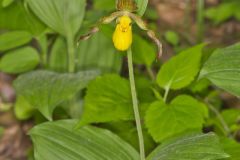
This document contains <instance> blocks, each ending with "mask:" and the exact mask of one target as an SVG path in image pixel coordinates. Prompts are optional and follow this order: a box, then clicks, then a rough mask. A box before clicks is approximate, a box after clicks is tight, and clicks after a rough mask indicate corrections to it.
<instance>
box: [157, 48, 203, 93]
mask: <svg viewBox="0 0 240 160" xmlns="http://www.w3.org/2000/svg"><path fill="white" fill-rule="evenodd" d="M203 47H204V45H203V44H201V45H197V46H195V47H192V48H190V49H187V50H184V51H183V52H181V53H180V54H179V55H177V56H175V57H173V58H171V59H170V60H169V61H168V62H166V63H165V64H164V65H163V66H162V68H161V69H160V71H159V73H158V75H157V83H158V85H159V86H161V87H163V88H165V89H168V88H171V89H181V88H184V87H186V86H187V85H189V84H190V83H191V82H192V81H193V80H194V78H195V76H196V75H197V74H198V71H199V67H200V62H201V50H202V48H203Z"/></svg>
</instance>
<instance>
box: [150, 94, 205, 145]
mask: <svg viewBox="0 0 240 160" xmlns="http://www.w3.org/2000/svg"><path fill="white" fill-rule="evenodd" d="M204 107H205V106H204V105H203V104H202V103H200V102H198V101H197V100H195V99H194V98H192V97H190V96H187V95H181V96H178V97H177V98H175V99H174V100H173V101H172V102H171V103H170V104H165V103H164V102H163V101H157V102H154V103H152V104H151V106H150V108H149V109H148V111H147V113H146V117H145V123H146V126H147V128H148V131H149V133H150V134H151V135H152V137H153V138H154V140H155V141H156V142H161V141H163V140H165V139H167V138H170V137H172V136H175V135H178V134H181V133H183V132H185V131H188V130H201V128H202V125H203V122H204V116H206V114H205V113H204V112H205V109H204Z"/></svg>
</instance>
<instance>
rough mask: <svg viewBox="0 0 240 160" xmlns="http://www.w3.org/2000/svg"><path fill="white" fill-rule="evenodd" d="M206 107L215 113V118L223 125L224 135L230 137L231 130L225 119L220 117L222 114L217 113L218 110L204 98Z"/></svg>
mask: <svg viewBox="0 0 240 160" xmlns="http://www.w3.org/2000/svg"><path fill="white" fill-rule="evenodd" d="M205 102H206V104H207V106H208V108H209V109H210V110H211V111H212V112H213V113H214V114H215V115H216V117H217V119H218V120H219V122H220V124H221V125H222V127H223V129H224V130H223V133H224V134H225V136H228V137H232V135H231V130H230V128H229V126H228V125H227V123H226V121H225V120H224V118H223V117H222V115H221V114H220V113H219V111H218V110H217V109H216V108H215V107H214V106H212V105H211V104H210V103H209V102H208V100H205Z"/></svg>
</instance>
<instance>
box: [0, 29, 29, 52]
mask: <svg viewBox="0 0 240 160" xmlns="http://www.w3.org/2000/svg"><path fill="white" fill-rule="evenodd" d="M31 39H32V36H31V34H30V33H28V32H26V31H13V32H6V33H3V34H1V35H0V51H6V50H9V49H13V48H16V47H19V46H22V45H24V44H26V43H28V42H30V41H31Z"/></svg>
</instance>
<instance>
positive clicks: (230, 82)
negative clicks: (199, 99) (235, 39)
mask: <svg viewBox="0 0 240 160" xmlns="http://www.w3.org/2000/svg"><path fill="white" fill-rule="evenodd" d="M200 78H207V79H209V80H210V81H211V82H212V83H213V84H215V85H216V86H218V87H220V88H222V89H224V90H226V91H228V92H230V93H232V94H234V95H236V96H240V44H236V45H233V46H230V47H227V48H224V49H218V50H216V51H215V52H214V53H213V55H212V56H211V57H210V58H209V59H208V60H207V62H206V63H205V64H204V66H203V68H202V70H201V72H200Z"/></svg>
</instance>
